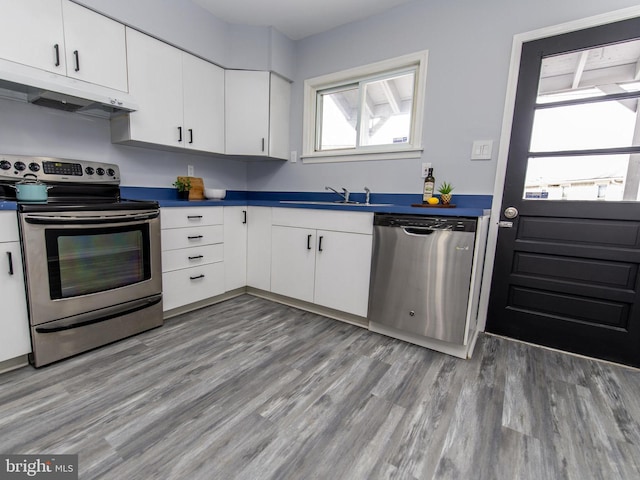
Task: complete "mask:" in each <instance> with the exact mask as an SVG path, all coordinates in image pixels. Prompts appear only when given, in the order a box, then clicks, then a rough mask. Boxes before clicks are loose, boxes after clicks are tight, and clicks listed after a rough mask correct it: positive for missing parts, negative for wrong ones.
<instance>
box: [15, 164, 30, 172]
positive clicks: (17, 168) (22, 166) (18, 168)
mask: <svg viewBox="0 0 640 480" xmlns="http://www.w3.org/2000/svg"><path fill="white" fill-rule="evenodd" d="M13 168H15V169H16V170H18V171H19V172H22V171H23V170H25V169H26V168H27V166H26V165H25V163H24V162H16V163H14V164H13Z"/></svg>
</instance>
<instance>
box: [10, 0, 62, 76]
mask: <svg viewBox="0 0 640 480" xmlns="http://www.w3.org/2000/svg"><path fill="white" fill-rule="evenodd" d="M0 6H1V7H2V14H1V15H0V58H4V59H6V60H10V61H12V62H17V63H22V64H24V65H29V66H31V67H36V68H40V69H42V70H48V71H50V72H55V73H59V74H61V75H65V74H66V68H65V55H64V51H65V49H64V31H63V28H62V6H61V4H60V1H59V0H2V2H0ZM56 45H57V50H58V55H57V56H56ZM56 58H57V59H58V62H57V61H56ZM56 63H58V64H57V65H56Z"/></svg>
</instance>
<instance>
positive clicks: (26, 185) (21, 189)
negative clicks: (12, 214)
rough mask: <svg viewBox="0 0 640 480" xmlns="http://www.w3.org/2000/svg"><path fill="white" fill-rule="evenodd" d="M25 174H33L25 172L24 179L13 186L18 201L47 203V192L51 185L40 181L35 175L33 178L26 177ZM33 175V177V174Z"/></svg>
mask: <svg viewBox="0 0 640 480" xmlns="http://www.w3.org/2000/svg"><path fill="white" fill-rule="evenodd" d="M27 175H33V174H31V173H27V174H26V175H25V179H24V180H22V181H21V182H18V183H16V184H15V185H14V186H13V188H15V190H16V200H18V202H29V203H47V199H48V193H47V192H48V190H49V189H50V188H53V187H48V186H46V185H45V184H44V183H41V182H40V181H39V180H38V178H37V177H36V179H35V180H32V179H29V178H26V176H27ZM33 176H34V177H35V175H33Z"/></svg>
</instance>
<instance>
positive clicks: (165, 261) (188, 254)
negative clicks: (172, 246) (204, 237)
mask: <svg viewBox="0 0 640 480" xmlns="http://www.w3.org/2000/svg"><path fill="white" fill-rule="evenodd" d="M223 259H224V247H223V245H222V243H218V244H216V245H202V246H201V247H191V248H181V249H178V250H168V251H164V252H162V271H163V272H170V271H172V270H179V269H181V268H189V267H195V266H200V265H206V264H208V263H215V262H221V261H222V260H223Z"/></svg>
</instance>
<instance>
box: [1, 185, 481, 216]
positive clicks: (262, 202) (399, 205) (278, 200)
mask: <svg viewBox="0 0 640 480" xmlns="http://www.w3.org/2000/svg"><path fill="white" fill-rule="evenodd" d="M120 191H121V195H122V198H126V199H130V200H156V201H157V202H158V203H159V204H160V206H161V207H194V206H211V207H221V206H227V207H229V206H245V205H252V206H259V207H279V208H311V209H314V210H318V209H321V210H341V211H352V212H380V213H408V214H413V215H433V216H447V217H482V216H484V215H488V214H489V213H490V210H491V198H492V196H491V195H454V196H453V199H452V203H453V204H455V205H456V207H455V208H438V207H412V206H411V204H413V203H421V201H422V198H421V196H420V195H419V194H395V193H378V194H376V193H372V194H371V203H372V204H378V205H364V202H365V198H364V193H353V194H351V200H353V201H356V202H359V203H360V204H359V205H352V204H336V203H333V202H335V201H336V200H338V196H337V195H336V194H335V193H325V192H244V191H236V190H230V191H227V195H226V197H225V199H224V200H198V201H191V202H190V201H187V200H179V199H178V198H177V192H176V190H175V189H174V188H156V187H121V188H120ZM295 202H327V203H323V204H313V203H295ZM380 204H383V205H380ZM16 208H17V206H16V202H13V201H0V210H16Z"/></svg>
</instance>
